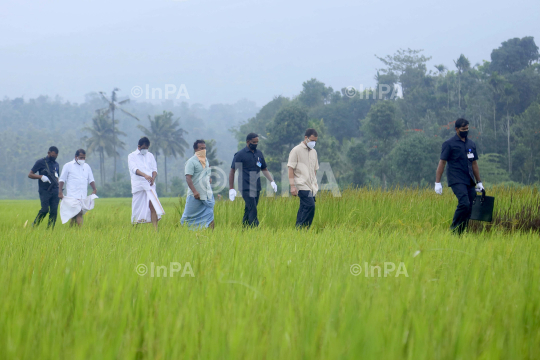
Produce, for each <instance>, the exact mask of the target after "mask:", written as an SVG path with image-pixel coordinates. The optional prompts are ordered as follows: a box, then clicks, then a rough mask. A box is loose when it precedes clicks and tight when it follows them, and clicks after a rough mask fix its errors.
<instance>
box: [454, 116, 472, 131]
mask: <svg viewBox="0 0 540 360" xmlns="http://www.w3.org/2000/svg"><path fill="white" fill-rule="evenodd" d="M466 125H469V120H467V119H463V118H459V119H457V120H456V129H459V128H460V127H464V126H466Z"/></svg>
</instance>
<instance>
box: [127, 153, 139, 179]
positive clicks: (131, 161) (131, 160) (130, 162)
mask: <svg viewBox="0 0 540 360" xmlns="http://www.w3.org/2000/svg"><path fill="white" fill-rule="evenodd" d="M128 168H129V172H130V173H132V174H135V175H137V162H136V161H135V159H134V158H133V155H131V154H129V156H128Z"/></svg>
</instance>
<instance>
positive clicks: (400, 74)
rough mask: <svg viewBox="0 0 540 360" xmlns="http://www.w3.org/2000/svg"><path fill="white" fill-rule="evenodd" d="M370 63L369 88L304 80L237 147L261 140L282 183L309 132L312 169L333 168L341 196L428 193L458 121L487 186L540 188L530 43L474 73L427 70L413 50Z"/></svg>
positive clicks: (248, 127)
mask: <svg viewBox="0 0 540 360" xmlns="http://www.w3.org/2000/svg"><path fill="white" fill-rule="evenodd" d="M377 58H378V59H379V60H380V61H381V68H380V69H379V70H378V71H377V73H376V75H375V80H376V81H377V86H375V87H374V88H369V89H354V88H351V87H349V88H342V89H341V90H340V91H336V90H334V89H333V88H332V87H328V86H326V85H325V84H324V83H322V82H320V81H318V80H317V79H311V80H309V81H306V82H304V83H303V85H302V86H303V89H302V91H301V92H300V94H299V95H298V96H296V97H293V98H286V97H282V96H278V97H276V98H274V99H273V100H272V101H271V102H269V103H268V104H266V105H265V106H263V107H262V108H261V110H260V111H259V112H258V113H257V115H256V116H255V117H252V118H250V119H249V120H248V121H246V122H245V123H244V124H242V125H241V126H239V127H238V128H237V129H236V136H237V140H238V141H239V143H242V139H243V134H245V133H247V132H249V131H255V132H259V133H261V134H263V136H264V137H265V139H263V141H261V142H260V147H261V149H262V150H263V151H264V153H265V154H266V156H267V157H268V159H267V163H268V164H269V167H270V169H271V171H273V172H274V173H276V175H277V176H279V172H280V163H281V162H282V161H286V154H287V153H288V151H289V150H290V148H291V147H292V146H294V145H295V144H296V143H298V142H299V141H300V139H301V134H302V132H303V129H305V128H306V127H314V128H316V129H317V130H318V131H319V134H320V136H319V142H318V144H317V147H316V149H317V151H318V154H319V159H320V161H327V162H330V164H331V166H332V169H333V171H334V174H335V175H336V176H335V177H336V179H337V180H338V182H339V183H340V185H341V186H342V187H345V186H348V185H350V184H352V185H356V186H370V185H371V186H382V187H389V186H410V185H413V186H426V185H428V184H429V185H431V184H432V183H433V182H434V176H435V175H434V173H435V168H436V164H437V161H438V159H439V155H440V149H441V144H442V142H443V141H445V140H446V139H447V138H449V137H450V136H452V135H454V122H455V120H456V119H458V118H460V117H464V118H466V119H468V120H469V121H470V122H471V131H470V135H469V136H470V138H471V139H473V140H474V141H475V142H476V143H477V145H478V149H479V151H480V159H479V163H480V170H481V172H482V174H483V175H482V178H483V179H485V180H486V182H487V183H488V184H489V183H491V184H494V183H506V184H508V185H519V184H537V183H538V182H539V181H540V170H539V166H538V164H539V163H540V151H539V150H540V64H539V63H538V60H539V53H538V47H537V46H536V44H535V42H534V39H533V38H532V37H524V38H522V39H519V38H515V39H510V40H508V41H505V42H503V43H502V44H501V46H500V47H499V48H497V49H494V50H493V51H492V52H491V61H483V62H482V63H481V64H475V65H472V64H471V63H470V61H469V59H468V58H467V57H466V56H465V55H464V54H460V55H459V56H457V57H456V59H454V60H453V61H452V66H449V67H447V66H446V65H444V64H440V65H435V66H433V68H432V69H429V68H428V65H427V63H428V62H429V61H430V60H431V57H429V56H425V55H423V50H413V49H400V50H398V51H397V52H396V53H395V54H393V55H388V56H385V57H379V56H377ZM396 93H397V94H399V96H395V94H396Z"/></svg>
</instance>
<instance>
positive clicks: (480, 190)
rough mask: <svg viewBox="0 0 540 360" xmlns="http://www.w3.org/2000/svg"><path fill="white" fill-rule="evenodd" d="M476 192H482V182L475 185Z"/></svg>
mask: <svg viewBox="0 0 540 360" xmlns="http://www.w3.org/2000/svg"><path fill="white" fill-rule="evenodd" d="M474 190H475V191H476V192H482V190H484V185H482V182H481V181H480V182H479V183H478V184H476V187H475V188H474Z"/></svg>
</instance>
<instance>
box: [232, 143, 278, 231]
mask: <svg viewBox="0 0 540 360" xmlns="http://www.w3.org/2000/svg"><path fill="white" fill-rule="evenodd" d="M258 144H259V135H257V134H255V133H249V134H248V136H247V137H246V147H245V148H243V149H242V150H240V151H238V152H237V153H236V154H234V158H233V161H232V165H231V171H230V173H229V199H230V200H231V201H234V198H235V197H236V190H234V173H235V171H236V170H237V169H238V168H240V169H241V170H242V173H241V174H239V177H238V185H239V187H240V191H241V192H242V198H243V199H244V202H245V203H246V206H245V208H244V218H243V220H242V224H243V225H244V226H252V227H255V226H259V219H257V205H258V204H259V195H260V192H261V174H260V172H261V171H262V172H263V174H264V176H265V177H266V178H267V179H268V180H269V181H271V185H272V189H274V192H277V185H276V183H275V182H274V179H273V178H272V175H271V174H270V171H268V169H267V168H266V161H265V160H264V156H263V154H262V152H261V151H260V150H257V145H258Z"/></svg>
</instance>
